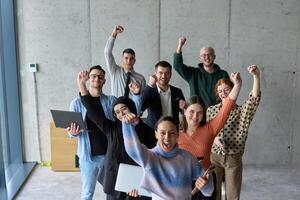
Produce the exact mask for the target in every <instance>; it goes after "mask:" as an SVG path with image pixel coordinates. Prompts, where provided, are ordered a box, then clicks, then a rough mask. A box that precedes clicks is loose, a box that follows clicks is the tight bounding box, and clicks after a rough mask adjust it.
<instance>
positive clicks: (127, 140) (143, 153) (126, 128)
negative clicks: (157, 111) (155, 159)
mask: <svg viewBox="0 0 300 200" xmlns="http://www.w3.org/2000/svg"><path fill="white" fill-rule="evenodd" d="M133 118H135V116H134V114H132V113H128V114H126V117H125V118H124V121H123V122H122V132H123V138H124V145H125V149H126V152H127V154H128V155H129V156H130V157H131V158H132V159H133V160H134V161H135V162H136V163H138V164H139V165H140V166H141V167H145V165H146V164H147V161H148V160H149V159H150V157H151V154H152V153H151V152H150V151H149V150H148V149H147V148H146V146H145V145H143V144H141V142H140V140H139V138H138V136H137V133H136V130H135V127H134V125H133V124H134V123H132V119H133ZM135 123H137V122H135Z"/></svg>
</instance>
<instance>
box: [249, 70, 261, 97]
mask: <svg viewBox="0 0 300 200" xmlns="http://www.w3.org/2000/svg"><path fill="white" fill-rule="evenodd" d="M248 72H249V73H250V74H252V76H253V88H252V91H251V93H252V95H253V97H255V98H256V97H257V96H258V95H259V93H260V73H259V69H258V67H257V66H256V65H250V66H249V67H248Z"/></svg>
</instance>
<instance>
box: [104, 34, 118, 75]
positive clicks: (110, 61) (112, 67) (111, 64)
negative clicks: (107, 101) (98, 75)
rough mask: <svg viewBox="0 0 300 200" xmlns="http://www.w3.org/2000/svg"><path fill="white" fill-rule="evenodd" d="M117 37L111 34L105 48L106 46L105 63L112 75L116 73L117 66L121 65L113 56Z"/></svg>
mask: <svg viewBox="0 0 300 200" xmlns="http://www.w3.org/2000/svg"><path fill="white" fill-rule="evenodd" d="M115 39H116V38H113V37H112V36H110V37H109V38H108V40H107V42H106V45H105V48H104V58H105V64H106V66H107V70H108V73H109V74H110V75H111V76H112V75H114V74H115V73H116V70H117V68H118V67H119V66H118V65H117V64H116V61H115V58H114V56H113V53H112V50H113V47H114V43H115Z"/></svg>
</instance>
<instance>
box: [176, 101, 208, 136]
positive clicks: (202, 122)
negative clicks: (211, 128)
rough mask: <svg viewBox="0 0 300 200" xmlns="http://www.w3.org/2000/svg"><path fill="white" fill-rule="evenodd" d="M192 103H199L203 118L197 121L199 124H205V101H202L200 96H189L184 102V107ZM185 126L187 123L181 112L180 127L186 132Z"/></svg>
mask: <svg viewBox="0 0 300 200" xmlns="http://www.w3.org/2000/svg"><path fill="white" fill-rule="evenodd" d="M192 104H199V105H200V106H201V107H202V108H203V118H202V120H201V121H200V123H199V124H200V125H202V126H203V125H204V124H206V106H205V103H204V101H203V99H202V98H201V97H200V96H191V97H190V98H189V100H188V101H187V102H186V109H187V108H188V107H189V106H190V105H192ZM187 126H188V125H187V121H186V117H185V115H184V114H183V116H182V118H181V120H180V128H182V129H183V130H184V132H186V130H187Z"/></svg>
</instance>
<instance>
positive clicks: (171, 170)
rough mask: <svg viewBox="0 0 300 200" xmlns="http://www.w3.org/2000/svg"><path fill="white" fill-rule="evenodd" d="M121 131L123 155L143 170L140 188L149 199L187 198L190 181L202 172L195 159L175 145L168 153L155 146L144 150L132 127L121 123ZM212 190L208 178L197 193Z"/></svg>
mask: <svg viewBox="0 0 300 200" xmlns="http://www.w3.org/2000/svg"><path fill="white" fill-rule="evenodd" d="M122 128H123V137H124V144H125V149H126V152H127V153H128V155H129V156H130V157H131V158H132V159H133V160H134V161H135V162H136V163H138V164H139V165H140V166H141V167H142V168H143V169H144V177H143V179H142V183H141V186H142V187H143V188H144V189H146V190H148V191H150V192H151V193H152V198H153V199H164V200H187V199H190V197H191V196H190V194H191V191H192V181H193V180H196V179H197V178H198V177H199V176H201V175H203V173H204V168H203V167H202V166H201V165H200V164H199V163H198V162H197V159H196V158H195V157H194V156H192V155H191V154H190V153H189V152H187V151H185V150H182V149H180V148H178V146H176V147H175V148H174V149H173V150H172V151H171V152H165V151H164V150H163V149H162V148H161V147H160V145H159V144H158V143H157V145H156V146H155V147H154V148H153V149H148V148H147V147H146V146H145V145H143V144H141V143H140V141H139V139H138V137H137V135H136V132H135V129H134V126H133V125H131V124H126V123H123V126H122ZM213 189H214V186H213V182H212V179H210V180H209V181H208V183H207V184H206V185H205V186H204V187H203V188H202V189H201V192H202V193H203V194H204V195H206V196H211V194H212V192H213Z"/></svg>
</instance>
